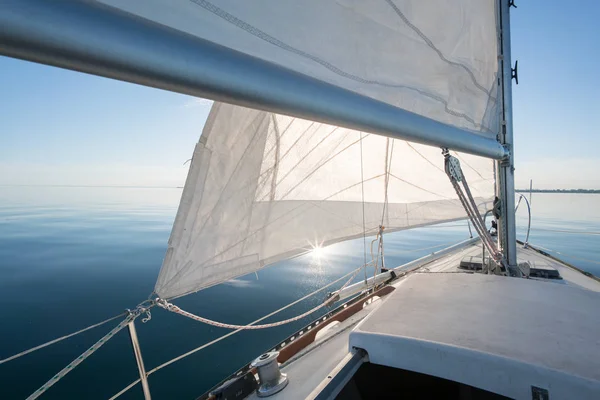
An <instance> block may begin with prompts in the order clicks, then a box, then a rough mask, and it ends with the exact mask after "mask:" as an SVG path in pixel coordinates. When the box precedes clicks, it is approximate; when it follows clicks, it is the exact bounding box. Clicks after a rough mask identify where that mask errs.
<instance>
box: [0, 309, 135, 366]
mask: <svg viewBox="0 0 600 400" xmlns="http://www.w3.org/2000/svg"><path fill="white" fill-rule="evenodd" d="M125 315H127V312H123V313H121V314H119V315H115V316H114V317H111V318H108V319H105V320H104V321H102V322H98V323H97V324H94V325H90V326H88V327H87V328H83V329H81V330H78V331H77V332H73V333H69V334H68V335H65V336H61V337H59V338H56V339H53V340H50V341H49V342H46V343H43V344H40V345H39V346H35V347H32V348H30V349H28V350H25V351H22V352H20V353H17V354H15V355H12V356H10V357H8V358H5V359H3V360H0V364H4V363H6V362H9V361H12V360H14V359H16V358H19V357H22V356H24V355H27V354H29V353H33V352H34V351H36V350H40V349H43V348H44V347H48V346H50V345H52V344H54V343H58V342H61V341H63V340H65V339H68V338H70V337H73V336H75V335H79V334H80V333H83V332H85V331H89V330H90V329H94V328H97V327H99V326H102V325H104V324H106V323H108V322H110V321H113V320H115V319H117V318H120V317H123V316H125Z"/></svg>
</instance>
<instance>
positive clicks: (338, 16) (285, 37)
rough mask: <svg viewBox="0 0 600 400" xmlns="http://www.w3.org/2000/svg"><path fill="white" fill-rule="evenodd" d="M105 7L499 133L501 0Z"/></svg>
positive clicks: (197, 0)
mask: <svg viewBox="0 0 600 400" xmlns="http://www.w3.org/2000/svg"><path fill="white" fill-rule="evenodd" d="M101 2H103V3H106V4H109V5H111V6H114V7H118V8H120V9H122V10H125V11H127V12H131V13H133V14H136V15H139V16H142V17H144V18H146V19H150V20H153V21H155V22H159V23H161V24H163V25H166V26H169V27H172V28H175V29H178V30H181V31H184V32H186V33H190V34H193V35H195V36H198V37H200V38H203V39H207V40H210V41H212V42H215V43H218V44H220V45H223V46H226V47H229V48H231V49H234V50H237V51H240V52H243V53H246V54H249V55H252V56H255V57H259V58H261V59H264V60H267V61H270V62H273V63H276V64H279V65H281V66H284V67H286V68H289V69H291V70H294V71H297V72H301V73H303V74H306V75H310V76H312V77H315V78H317V79H320V80H323V81H326V82H329V83H332V84H334V85H337V86H340V87H343V88H346V89H349V90H352V91H355V92H358V93H360V94H363V95H366V96H370V97H372V98H375V99H378V100H381V101H384V102H386V103H389V104H392V105H394V106H397V107H401V108H403V109H406V110H409V111H412V112H415V113H417V114H421V115H424V116H426V117H429V118H432V119H435V120H438V121H440V122H445V123H448V124H452V125H455V126H459V127H461V128H467V129H471V130H475V131H481V132H486V133H487V134H488V135H490V136H491V137H495V132H496V131H497V115H498V112H497V110H498V104H497V101H496V97H497V93H496V88H497V76H496V73H497V70H498V59H497V54H498V53H497V30H496V15H495V11H494V10H495V1H494V0H436V1H422V0H304V1H297V0H252V1H239V0H211V1H207V0H144V1H140V0H101Z"/></svg>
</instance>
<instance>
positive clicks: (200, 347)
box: [109, 265, 365, 400]
mask: <svg viewBox="0 0 600 400" xmlns="http://www.w3.org/2000/svg"><path fill="white" fill-rule="evenodd" d="M363 267H365V266H364V265H363V266H361V267H359V268H357V269H356V270H353V271H350V272H349V273H347V274H345V275H343V276H341V277H339V278H337V279H336V280H334V281H332V282H329V283H328V284H327V285H325V286H323V287H321V288H319V289H317V290H315V291H313V292H311V293H308V294H307V295H305V296H304V297H301V298H299V299H298V300H295V301H293V302H291V303H289V304H288V305H285V306H283V307H281V308H279V309H277V310H275V311H273V312H271V313H269V314H267V315H265V316H263V317H260V318H259V319H257V320H255V321H252V322H250V323H249V324H248V325H245V326H243V327H241V328H238V329H236V330H234V331H231V332H228V333H226V334H225V335H223V336H219V337H218V338H216V339H213V340H211V341H210V342H207V343H204V344H203V345H201V346H198V347H196V348H195V349H192V350H190V351H188V352H186V353H183V354H181V355H179V356H177V357H175V358H172V359H170V360H169V361H166V362H164V363H162V364H160V365H159V366H157V367H154V368H153V369H151V370H149V371H148V372H147V373H146V376H150V375H152V374H153V373H155V372H157V371H159V370H161V369H163V368H165V367H168V366H169V365H171V364H173V363H175V362H177V361H179V360H181V359H183V358H185V357H188V356H190V355H192V354H194V353H196V352H198V351H200V350H203V349H205V348H207V347H210V346H212V345H213V344H216V343H218V342H220V341H222V340H225V339H227V338H228V337H229V336H233V335H235V334H236V333H239V332H241V331H243V330H246V329H245V327H246V326H252V325H254V324H257V323H259V322H261V321H264V320H265V319H267V318H270V317H272V316H273V315H275V314H278V313H280V312H281V311H284V310H286V309H288V308H290V307H292V306H295V305H296V304H298V303H300V302H301V301H304V300H306V299H308V298H309V297H311V296H314V295H315V294H317V293H320V292H322V291H324V290H325V289H328V288H330V287H331V286H333V285H335V284H336V283H338V282H340V281H341V280H343V279H345V278H347V277H349V276H350V275H352V277H351V278H350V279H349V281H352V279H354V277H356V275H357V274H358V272H359V271H360V270H361V268H363ZM346 284H347V283H346ZM138 383H140V379H139V378H138V379H136V380H135V381H133V382H131V383H130V384H129V385H127V386H126V387H125V388H123V389H122V390H121V391H119V392H118V393H117V394H115V395H114V396H112V397H111V398H110V399H109V400H115V399H116V398H118V397H119V396H121V395H122V394H123V393H125V392H126V391H128V390H129V389H131V388H132V387H134V386H135V385H137V384H138Z"/></svg>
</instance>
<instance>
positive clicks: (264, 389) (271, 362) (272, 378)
mask: <svg viewBox="0 0 600 400" xmlns="http://www.w3.org/2000/svg"><path fill="white" fill-rule="evenodd" d="M277 356H279V352H278V351H272V352H269V353H265V354H263V355H261V356H260V357H258V358H257V359H256V360H254V361H252V364H251V366H252V367H253V368H256V369H257V371H258V379H259V381H260V386H259V387H258V389H256V394H257V395H258V397H269V396H271V395H274V394H275V393H278V392H280V391H282V390H283V389H284V388H285V387H286V386H287V384H288V383H289V381H288V379H287V375H286V374H282V373H281V371H280V370H279V364H278V362H277Z"/></svg>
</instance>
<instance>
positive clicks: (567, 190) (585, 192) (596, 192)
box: [516, 189, 600, 194]
mask: <svg viewBox="0 0 600 400" xmlns="http://www.w3.org/2000/svg"><path fill="white" fill-rule="evenodd" d="M516 191H517V192H520V193H529V192H531V193H584V194H588V193H589V194H598V193H600V189H532V190H529V189H517V190H516Z"/></svg>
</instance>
